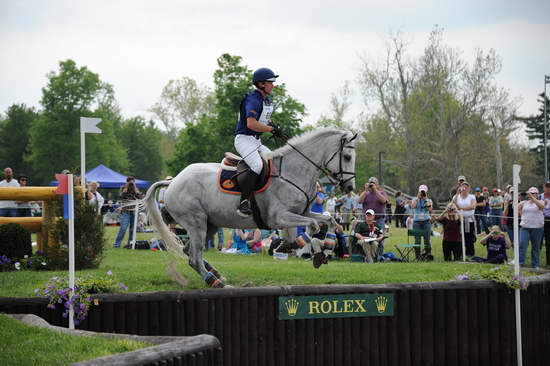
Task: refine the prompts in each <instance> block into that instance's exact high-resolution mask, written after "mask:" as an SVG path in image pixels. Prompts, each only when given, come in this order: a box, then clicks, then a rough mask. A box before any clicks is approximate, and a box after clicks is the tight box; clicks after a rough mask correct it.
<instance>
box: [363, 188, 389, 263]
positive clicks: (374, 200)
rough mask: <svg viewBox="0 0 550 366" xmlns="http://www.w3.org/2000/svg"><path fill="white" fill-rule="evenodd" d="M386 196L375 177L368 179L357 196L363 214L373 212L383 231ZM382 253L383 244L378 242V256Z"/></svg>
mask: <svg viewBox="0 0 550 366" xmlns="http://www.w3.org/2000/svg"><path fill="white" fill-rule="evenodd" d="M387 202H388V196H387V195H386V192H384V190H383V189H382V188H381V187H380V186H379V185H378V179H377V178H376V177H370V178H369V181H368V182H367V183H366V184H365V191H364V192H363V193H361V195H360V196H359V203H360V204H362V205H363V214H366V212H367V210H373V211H374V213H375V221H376V224H377V225H378V226H379V227H380V228H381V229H382V230H383V231H385V227H386V203H387ZM383 253H384V242H383V241H382V242H380V243H379V246H378V256H381V255H382V254H383Z"/></svg>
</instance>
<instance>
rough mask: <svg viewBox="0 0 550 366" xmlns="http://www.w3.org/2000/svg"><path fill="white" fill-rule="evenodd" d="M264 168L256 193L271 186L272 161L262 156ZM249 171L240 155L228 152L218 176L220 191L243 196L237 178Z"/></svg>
mask: <svg viewBox="0 0 550 366" xmlns="http://www.w3.org/2000/svg"><path fill="white" fill-rule="evenodd" d="M262 162H263V168H262V172H261V174H260V179H258V183H257V185H256V188H255V189H254V193H261V192H263V191H265V190H266V189H267V188H268V187H269V185H270V184H271V171H272V169H273V162H272V160H270V159H269V160H267V159H265V158H264V157H263V156H262ZM248 169H249V167H248V164H246V162H245V161H244V160H243V159H242V158H241V157H240V156H238V155H236V154H233V153H231V152H226V153H225V157H224V158H223V160H222V161H221V168H220V171H219V174H218V188H219V190H220V191H222V192H225V193H230V194H241V188H240V187H239V183H238V181H237V176H238V175H239V174H242V173H243V172H245V171H247V170H248Z"/></svg>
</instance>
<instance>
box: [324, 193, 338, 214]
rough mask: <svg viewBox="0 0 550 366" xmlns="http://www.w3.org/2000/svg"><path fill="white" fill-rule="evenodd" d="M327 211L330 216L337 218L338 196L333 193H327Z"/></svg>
mask: <svg viewBox="0 0 550 366" xmlns="http://www.w3.org/2000/svg"><path fill="white" fill-rule="evenodd" d="M326 202H327V211H328V212H329V213H330V216H332V217H334V218H336V198H334V196H333V195H332V194H328V195H327V201H326Z"/></svg>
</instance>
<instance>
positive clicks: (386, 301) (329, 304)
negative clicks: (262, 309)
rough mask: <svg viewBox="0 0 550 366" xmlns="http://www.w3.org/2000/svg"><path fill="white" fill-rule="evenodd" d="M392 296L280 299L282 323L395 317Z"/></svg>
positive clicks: (365, 295) (292, 297)
mask: <svg viewBox="0 0 550 366" xmlns="http://www.w3.org/2000/svg"><path fill="white" fill-rule="evenodd" d="M393 306H394V302H393V294H392V293H380V294H350V295H327V296H323V295H321V296H281V297H279V320H291V319H313V318H347V317H363V316H392V315H393Z"/></svg>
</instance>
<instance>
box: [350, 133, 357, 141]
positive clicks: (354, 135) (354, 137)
mask: <svg viewBox="0 0 550 366" xmlns="http://www.w3.org/2000/svg"><path fill="white" fill-rule="evenodd" d="M358 134H359V132H356V133H354V134H353V137H352V138H351V139H349V140H348V142H352V141H353V140H355V139H356V138H357V135H358Z"/></svg>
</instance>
